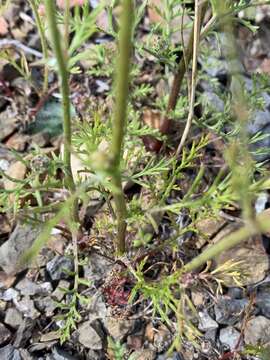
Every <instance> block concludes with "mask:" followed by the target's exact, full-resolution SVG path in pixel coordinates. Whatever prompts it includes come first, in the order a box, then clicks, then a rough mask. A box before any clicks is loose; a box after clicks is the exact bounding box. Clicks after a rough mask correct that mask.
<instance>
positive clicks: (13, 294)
mask: <svg viewBox="0 0 270 360" xmlns="http://www.w3.org/2000/svg"><path fill="white" fill-rule="evenodd" d="M18 297H19V292H18V291H17V290H15V289H13V288H10V289H7V290H6V291H4V292H3V294H1V295H0V299H1V300H4V301H12V300H13V301H14V300H15V299H17V298H18Z"/></svg>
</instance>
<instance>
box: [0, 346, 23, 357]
mask: <svg viewBox="0 0 270 360" xmlns="http://www.w3.org/2000/svg"><path fill="white" fill-rule="evenodd" d="M0 359H3V360H4V359H5V360H23V358H22V357H21V355H20V352H19V350H17V349H16V348H15V347H14V346H12V345H10V344H9V345H7V346H5V347H3V348H1V349H0Z"/></svg>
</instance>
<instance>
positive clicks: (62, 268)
mask: <svg viewBox="0 0 270 360" xmlns="http://www.w3.org/2000/svg"><path fill="white" fill-rule="evenodd" d="M73 266H74V264H73V261H72V259H70V258H68V257H65V256H61V255H57V256H55V257H54V258H53V259H52V260H51V261H49V262H48V263H47V265H46V269H47V271H48V273H49V275H50V277H51V279H52V280H61V279H68V278H69V277H70V275H69V272H71V271H73Z"/></svg>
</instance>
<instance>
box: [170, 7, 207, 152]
mask: <svg viewBox="0 0 270 360" xmlns="http://www.w3.org/2000/svg"><path fill="white" fill-rule="evenodd" d="M201 20H202V8H201V7H200V6H199V0H195V16H194V26H193V31H194V33H193V58H192V74H191V90H190V99H189V112H188V118H187V122H186V126H185V129H184V132H183V135H182V137H181V141H180V143H179V145H178V148H177V150H176V156H178V155H179V154H180V152H181V150H182V148H183V146H184V144H185V141H186V139H187V136H188V133H189V130H190V128H191V123H192V120H193V116H194V104H195V94H196V80H197V61H198V50H199V43H200V28H201ZM185 67H186V66H185Z"/></svg>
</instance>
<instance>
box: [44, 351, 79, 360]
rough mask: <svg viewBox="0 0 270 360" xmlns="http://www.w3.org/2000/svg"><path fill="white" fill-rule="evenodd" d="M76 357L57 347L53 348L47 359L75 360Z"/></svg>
mask: <svg viewBox="0 0 270 360" xmlns="http://www.w3.org/2000/svg"><path fill="white" fill-rule="evenodd" d="M77 359H78V358H77V357H76V358H75V357H74V356H73V355H70V354H69V353H67V352H66V351H64V350H62V349H58V348H53V350H52V354H51V355H50V358H49V360H77Z"/></svg>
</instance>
